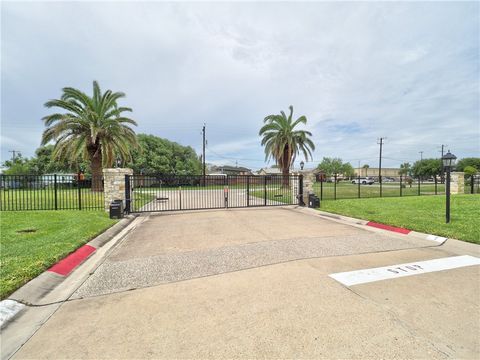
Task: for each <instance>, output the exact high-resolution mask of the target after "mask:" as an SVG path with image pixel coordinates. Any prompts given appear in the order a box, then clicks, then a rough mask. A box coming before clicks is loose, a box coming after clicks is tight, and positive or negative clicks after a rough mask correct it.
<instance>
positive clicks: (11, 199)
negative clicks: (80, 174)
mask: <svg viewBox="0 0 480 360" xmlns="http://www.w3.org/2000/svg"><path fill="white" fill-rule="evenodd" d="M55 192H56V196H55ZM103 201H104V197H103V192H101V191H95V192H94V191H91V190H90V189H89V188H81V189H80V190H79V189H76V188H61V187H59V188H58V189H57V190H56V191H55V189H54V188H53V187H46V188H44V189H1V190H0V210H18V211H20V210H55V204H56V207H57V209H59V210H60V209H62V210H74V209H78V208H79V206H81V208H82V209H84V210H87V209H103V206H104V203H103Z"/></svg>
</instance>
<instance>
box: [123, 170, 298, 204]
mask: <svg viewBox="0 0 480 360" xmlns="http://www.w3.org/2000/svg"><path fill="white" fill-rule="evenodd" d="M299 179H300V177H299V176H298V175H290V176H283V175H271V176H259V175H258V176H257V175H207V176H203V175H127V176H126V190H125V195H126V199H127V201H126V210H127V212H148V211H175V210H199V209H220V208H241V207H253V206H278V205H291V204H298V191H299V190H298V189H299V187H298V183H299ZM295 184H297V186H295ZM292 189H294V190H292Z"/></svg>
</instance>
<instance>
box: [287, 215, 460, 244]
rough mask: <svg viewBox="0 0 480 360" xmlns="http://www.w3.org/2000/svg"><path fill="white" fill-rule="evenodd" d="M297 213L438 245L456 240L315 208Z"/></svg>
mask: <svg viewBox="0 0 480 360" xmlns="http://www.w3.org/2000/svg"><path fill="white" fill-rule="evenodd" d="M293 209H294V210H296V211H300V212H303V213H308V214H311V215H316V216H319V217H321V218H325V219H328V220H332V221H336V222H339V223H343V224H346V225H351V226H355V227H359V228H362V229H364V230H369V231H374V232H387V233H389V234H392V233H394V234H397V235H400V236H407V237H415V238H417V239H422V240H428V241H432V242H434V243H435V244H436V245H443V244H444V243H445V242H446V241H447V240H455V239H449V238H446V237H442V236H437V235H433V234H425V233H421V232H418V231H413V230H409V229H404V228H399V227H395V226H391V225H387V224H379V223H375V222H372V221H368V220H362V219H357V218H352V217H349V216H344V215H338V214H334V213H329V212H326V211H322V210H318V209H313V208H305V207H296V208H293ZM456 241H459V240H456Z"/></svg>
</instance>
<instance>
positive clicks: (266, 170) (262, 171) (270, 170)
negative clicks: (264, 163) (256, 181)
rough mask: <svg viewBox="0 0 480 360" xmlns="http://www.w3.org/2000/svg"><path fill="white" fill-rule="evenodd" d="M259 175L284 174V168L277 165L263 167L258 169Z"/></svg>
mask: <svg viewBox="0 0 480 360" xmlns="http://www.w3.org/2000/svg"><path fill="white" fill-rule="evenodd" d="M257 174H258V175H282V170H280V169H279V168H276V167H272V168H261V169H260V170H258V171H257Z"/></svg>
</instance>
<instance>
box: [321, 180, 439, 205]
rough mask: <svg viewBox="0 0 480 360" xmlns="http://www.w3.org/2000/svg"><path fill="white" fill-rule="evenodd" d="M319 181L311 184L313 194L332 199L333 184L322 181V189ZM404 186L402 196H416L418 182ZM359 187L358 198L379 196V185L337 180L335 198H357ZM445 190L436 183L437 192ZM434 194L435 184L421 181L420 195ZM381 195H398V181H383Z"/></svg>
mask: <svg viewBox="0 0 480 360" xmlns="http://www.w3.org/2000/svg"><path fill="white" fill-rule="evenodd" d="M320 185H321V184H320V183H319V182H316V183H314V184H313V191H314V192H315V194H316V195H317V196H318V197H320V194H321V193H322V198H323V200H329V199H334V197H335V184H334V183H328V182H324V183H323V184H322V187H323V191H322V190H321V188H320ZM404 185H405V187H404V188H402V196H415V195H417V196H418V192H419V188H418V183H413V184H412V185H411V186H410V185H408V184H404ZM359 189H360V198H372V197H380V185H379V184H373V185H360V187H359V186H358V184H352V183H351V182H346V181H343V182H339V183H337V186H336V192H337V196H336V198H337V199H354V198H358V197H359V196H358V191H359ZM444 192H445V185H443V184H437V193H438V194H442V193H444ZM433 194H435V184H432V183H421V184H420V195H433ZM382 196H384V197H395V196H400V183H395V182H392V183H384V184H382Z"/></svg>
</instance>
